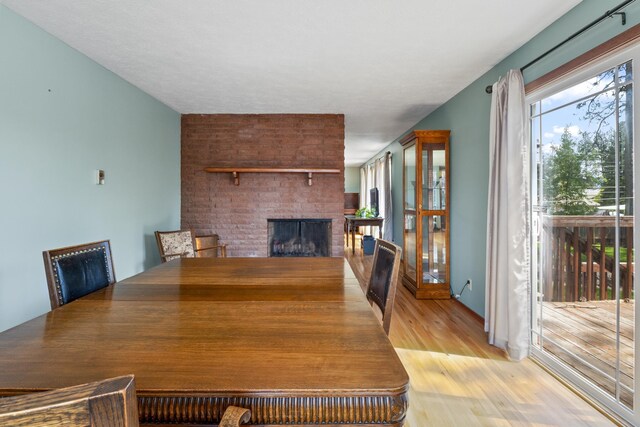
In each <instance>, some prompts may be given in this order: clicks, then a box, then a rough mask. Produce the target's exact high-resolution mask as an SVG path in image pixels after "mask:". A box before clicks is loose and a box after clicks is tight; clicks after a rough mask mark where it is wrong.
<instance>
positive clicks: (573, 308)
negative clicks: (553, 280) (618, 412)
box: [542, 300, 635, 406]
mask: <svg viewBox="0 0 640 427" xmlns="http://www.w3.org/2000/svg"><path fill="white" fill-rule="evenodd" d="M634 309H635V303H634V301H633V300H631V301H629V302H624V301H623V302H622V303H621V304H620V317H621V320H620V335H621V340H620V370H621V376H620V379H621V382H622V384H624V385H626V386H627V387H629V388H632V387H633V348H634V343H633V325H634ZM542 324H543V335H544V336H545V337H547V338H548V340H545V341H543V348H544V349H545V351H548V352H549V353H551V354H553V355H555V356H556V357H558V358H559V359H561V360H562V361H564V362H565V363H567V364H568V365H570V366H572V367H573V368H574V369H576V370H577V371H578V372H580V373H582V375H584V376H585V377H587V378H589V379H590V380H591V381H592V382H594V383H596V384H598V385H599V386H601V387H602V388H604V389H605V390H607V391H608V392H609V393H611V395H613V396H615V388H614V384H615V383H614V378H615V367H616V341H615V331H616V303H615V301H592V302H576V303H568V302H562V303H558V302H545V303H544V306H543V313H542ZM576 356H577V357H576ZM589 365H592V366H593V367H595V368H597V370H594V369H593V368H592V367H591V366H589ZM598 371H600V372H598ZM620 397H621V400H622V402H623V403H625V404H626V405H628V406H631V405H632V403H633V395H632V394H631V392H630V391H629V390H627V389H624V388H623V389H622V390H621V393H620Z"/></svg>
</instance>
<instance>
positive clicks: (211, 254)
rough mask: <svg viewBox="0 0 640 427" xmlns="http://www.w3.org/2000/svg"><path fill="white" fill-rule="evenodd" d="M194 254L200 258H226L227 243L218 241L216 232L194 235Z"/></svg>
mask: <svg viewBox="0 0 640 427" xmlns="http://www.w3.org/2000/svg"><path fill="white" fill-rule="evenodd" d="M196 256H197V257H202V258H217V257H222V258H226V256H227V245H225V244H223V243H220V237H219V236H218V235H217V234H206V235H203V236H196Z"/></svg>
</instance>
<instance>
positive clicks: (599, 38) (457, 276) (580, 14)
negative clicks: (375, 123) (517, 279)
mask: <svg viewBox="0 0 640 427" xmlns="http://www.w3.org/2000/svg"><path fill="white" fill-rule="evenodd" d="M619 3H620V1H619V0H584V1H583V2H582V3H580V4H579V5H578V6H576V7H575V8H574V9H572V10H571V11H569V12H568V13H567V14H566V15H564V16H563V17H561V18H560V19H559V20H557V21H556V22H554V23H553V24H552V25H550V26H549V27H548V28H546V29H545V30H544V31H542V32H541V33H539V34H538V35H537V36H536V37H534V38H533V39H532V40H531V41H529V42H528V43H526V44H525V45H524V46H522V47H521V48H520V49H518V50H517V51H516V52H514V53H513V54H512V55H510V56H509V57H507V58H506V59H505V60H504V61H502V62H500V63H499V64H498V65H496V66H495V67H494V68H493V69H491V70H490V71H489V72H487V73H486V74H484V75H483V76H481V77H480V78H479V79H477V80H476V81H475V82H474V83H472V84H471V85H469V86H467V87H466V88H465V89H463V90H462V91H461V92H460V93H458V94H457V95H456V96H454V97H453V98H452V99H450V100H449V101H448V102H447V103H445V104H444V105H442V106H441V107H440V108H438V109H437V110H436V111H434V112H433V113H432V114H430V115H428V116H427V117H425V118H424V119H422V120H421V121H420V122H418V123H417V124H416V125H415V126H414V127H413V128H411V129H408V130H407V131H409V130H412V129H451V147H450V150H451V178H450V181H451V182H450V188H451V195H450V196H451V282H452V286H453V289H454V292H455V293H459V292H460V290H461V288H462V286H463V285H464V283H465V282H466V280H467V279H468V278H471V279H472V280H473V291H472V292H469V291H465V292H464V294H463V295H462V298H461V301H462V302H463V303H464V304H465V305H467V306H468V307H469V308H471V309H472V310H473V311H475V312H476V313H478V314H480V315H482V316H484V298H485V295H484V290H485V253H486V248H485V245H486V223H487V214H486V210H487V187H488V176H489V109H490V106H491V96H490V95H488V94H486V93H485V90H484V89H485V87H486V86H487V85H490V84H493V83H494V82H495V81H497V80H498V78H499V77H500V76H502V75H504V74H505V73H506V72H507V71H508V70H509V69H512V68H520V67H522V66H523V65H525V64H526V63H528V62H529V61H531V60H532V59H534V58H536V57H537V56H539V55H540V54H542V53H544V52H545V51H547V50H548V49H550V48H551V47H553V46H555V45H556V44H558V43H559V42H561V41H562V40H564V39H565V38H566V37H568V36H569V35H571V34H572V33H574V32H576V31H577V30H579V29H580V28H582V27H583V26H585V25H586V24H588V23H589V22H591V21H593V20H595V19H596V18H598V17H599V16H601V15H602V14H603V13H605V11H607V10H610V9H612V8H613V7H615V6H616V5H618V4H619ZM625 11H626V12H627V25H626V26H624V27H623V26H622V25H621V22H620V21H621V20H620V17H615V18H610V19H607V20H605V21H604V22H602V23H601V24H599V25H598V26H596V27H594V28H592V29H591V30H589V31H588V32H587V33H585V34H583V35H582V36H580V37H579V38H577V39H575V40H574V41H571V42H569V43H568V44H566V45H565V46H563V47H562V48H560V49H558V50H557V51H556V52H554V53H553V54H551V55H550V56H548V57H547V58H545V59H544V60H543V61H540V62H538V63H537V64H536V65H534V66H532V67H530V68H528V69H527V70H526V71H525V72H524V77H525V81H526V82H530V81H532V80H534V79H536V78H537V77H540V76H541V75H543V74H545V73H547V72H549V71H551V70H553V69H555V68H557V67H558V66H560V65H562V64H564V63H565V62H567V61H569V60H571V59H573V58H574V57H576V56H578V55H580V54H582V53H584V52H586V51H588V50H589V49H591V48H593V47H595V46H597V45H599V44H600V43H602V42H604V41H606V40H608V39H610V38H611V37H613V36H615V35H616V34H618V33H620V32H623V31H625V30H627V29H629V28H630V27H632V26H633V25H635V24H637V23H638V22H640V2H635V3H632V4H631V5H630V6H628V7H627V8H626V9H625ZM398 139H399V138H398ZM397 141H398V140H396V141H394V142H392V143H391V144H390V145H389V146H388V147H386V148H385V149H384V150H382V151H380V153H378V154H376V155H375V156H374V157H373V158H372V159H371V160H369V161H367V162H366V163H365V164H367V163H370V162H371V161H373V159H375V158H378V157H379V156H380V155H382V153H384V152H385V151H391V152H392V153H393V156H394V157H393V161H394V162H393V191H394V195H393V202H394V206H396V207H398V208H396V209H395V214H394V236H395V240H396V241H397V242H398V243H401V242H402V210H401V209H399V207H401V206H402V170H401V169H402V155H401V154H402V153H401V146H400V144H399V143H398V142H397Z"/></svg>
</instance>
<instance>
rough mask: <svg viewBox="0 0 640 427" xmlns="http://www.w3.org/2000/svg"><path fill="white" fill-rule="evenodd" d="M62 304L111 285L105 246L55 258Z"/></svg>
mask: <svg viewBox="0 0 640 427" xmlns="http://www.w3.org/2000/svg"><path fill="white" fill-rule="evenodd" d="M53 263H54V269H55V271H56V275H57V282H58V283H57V284H58V286H59V288H58V289H59V291H60V295H61V297H62V304H66V303H68V302H71V301H73V300H75V299H78V298H80V297H82V296H85V295H87V294H90V293H91V292H94V291H97V290H98V289H102V288H104V287H106V286H108V285H109V277H110V275H109V267H108V265H107V258H106V253H105V249H104V248H96V249H93V250H88V251H83V252H77V253H73V254H69V255H66V256H64V257H60V258H57V259H55V260H54V262H53Z"/></svg>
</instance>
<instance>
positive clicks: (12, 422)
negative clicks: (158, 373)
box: [0, 375, 251, 427]
mask: <svg viewBox="0 0 640 427" xmlns="http://www.w3.org/2000/svg"><path fill="white" fill-rule="evenodd" d="M250 419H251V411H250V410H249V409H245V408H239V407H237V406H228V407H227V408H226V409H225V411H224V414H223V415H222V418H221V419H220V424H219V427H239V426H240V425H241V424H242V423H247V422H249V420H250ZM138 425H139V421H138V400H137V398H136V387H135V380H134V378H133V375H126V376H122V377H116V378H111V379H107V380H102V381H96V382H93V383H89V384H82V385H77V386H73V387H67V388H61V389H58V390H51V391H45V392H42V393H32V394H24V395H20V396H13V397H5V398H1V399H0V427H19V426H34V427H58V426H68V427H75V426H78V427H79V426H91V427H137V426H138Z"/></svg>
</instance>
